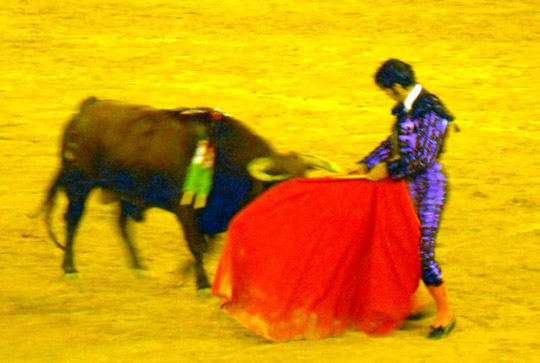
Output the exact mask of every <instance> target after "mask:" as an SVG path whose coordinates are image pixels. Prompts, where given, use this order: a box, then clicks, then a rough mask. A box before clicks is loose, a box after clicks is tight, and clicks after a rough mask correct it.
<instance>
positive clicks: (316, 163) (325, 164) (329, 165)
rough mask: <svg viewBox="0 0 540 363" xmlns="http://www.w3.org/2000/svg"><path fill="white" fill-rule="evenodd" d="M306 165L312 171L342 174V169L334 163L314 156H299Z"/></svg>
mask: <svg viewBox="0 0 540 363" xmlns="http://www.w3.org/2000/svg"><path fill="white" fill-rule="evenodd" d="M299 155H300V157H301V158H302V160H304V163H306V165H307V166H308V167H309V168H311V169H323V170H326V171H330V172H332V173H339V172H341V168H340V167H339V166H338V165H337V164H336V163H334V162H332V161H330V160H326V159H323V158H321V157H320V156H316V155H312V154H299Z"/></svg>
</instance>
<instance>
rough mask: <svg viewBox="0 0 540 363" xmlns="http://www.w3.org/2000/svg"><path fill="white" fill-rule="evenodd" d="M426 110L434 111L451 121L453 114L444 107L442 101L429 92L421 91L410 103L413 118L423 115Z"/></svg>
mask: <svg viewBox="0 0 540 363" xmlns="http://www.w3.org/2000/svg"><path fill="white" fill-rule="evenodd" d="M428 112H434V113H435V114H436V115H437V116H439V117H441V118H443V119H445V120H447V121H453V120H454V119H455V117H454V115H452V113H451V112H450V111H449V110H448V109H447V108H446V106H445V105H444V104H443V103H442V101H441V100H440V99H439V98H438V97H437V96H435V95H434V94H431V93H427V92H426V93H422V94H420V96H418V98H417V99H416V101H414V103H413V105H412V110H411V113H412V116H413V118H419V117H423V116H424V115H425V114H427V113H428Z"/></svg>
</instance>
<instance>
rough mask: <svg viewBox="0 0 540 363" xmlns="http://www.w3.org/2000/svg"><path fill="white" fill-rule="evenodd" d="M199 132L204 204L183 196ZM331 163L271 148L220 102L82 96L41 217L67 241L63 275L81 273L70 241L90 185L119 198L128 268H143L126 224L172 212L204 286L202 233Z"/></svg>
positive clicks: (214, 229) (220, 228)
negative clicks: (276, 187)
mask: <svg viewBox="0 0 540 363" xmlns="http://www.w3.org/2000/svg"><path fill="white" fill-rule="evenodd" d="M200 140H205V141H207V142H208V144H209V145H213V146H214V148H213V150H214V158H213V169H212V170H213V172H212V177H211V180H212V184H211V188H210V191H209V194H208V195H207V197H206V200H205V201H204V203H203V206H202V207H201V206H199V207H196V206H194V205H193V204H192V203H190V202H189V198H188V202H187V203H186V202H185V201H184V199H185V197H186V193H187V192H186V191H185V188H184V187H185V185H186V181H187V179H188V177H189V175H188V174H189V168H190V165H192V163H193V160H194V155H195V154H196V152H197V150H198V145H199V142H200ZM312 168H322V169H326V170H331V171H336V167H335V166H334V164H332V163H330V162H328V161H326V160H323V159H320V158H317V157H314V156H310V155H302V154H298V153H280V152H277V151H276V150H275V149H274V148H273V147H272V146H270V144H269V143H268V142H267V141H265V140H264V139H263V138H262V137H260V136H259V135H257V134H255V133H254V132H252V131H251V130H250V129H249V128H248V127H247V126H245V125H244V124H243V123H242V122H240V121H238V120H237V119H235V118H233V117H231V116H230V115H228V114H226V113H223V112H221V111H220V110H217V109H213V108H207V107H201V108H178V109H156V108H153V107H150V106H145V105H130V104H125V103H122V102H118V101H112V100H101V99H97V98H95V97H91V98H88V99H86V100H85V101H84V102H82V104H81V105H80V107H79V109H78V112H76V114H75V115H74V116H73V117H72V118H71V119H70V120H69V122H68V124H67V126H66V127H65V130H64V133H63V138H62V150H61V167H60V168H59V170H58V172H57V174H56V177H55V178H54V180H53V182H52V184H51V186H50V188H49V189H48V192H47V196H46V199H45V202H44V204H43V207H44V210H45V221H46V226H47V231H48V233H49V236H50V237H51V239H52V240H53V241H54V243H55V244H56V245H57V246H58V247H60V248H61V249H63V250H64V258H63V263H62V268H63V270H64V273H65V274H73V273H76V272H77V269H76V268H75V262H74V254H73V247H74V240H75V235H76V232H77V227H78V225H79V222H80V220H81V217H82V216H83V213H84V209H85V202H86V200H87V197H88V195H89V193H90V191H91V190H93V189H95V188H101V189H102V190H103V191H105V192H107V193H108V194H109V195H113V196H114V197H115V199H116V200H117V201H118V202H119V209H120V211H119V216H118V224H119V227H120V232H121V235H122V238H123V240H124V242H125V244H126V246H127V249H128V252H129V255H130V257H131V262H132V265H133V268H135V269H144V266H143V264H142V263H141V260H140V258H139V256H138V253H137V249H136V247H135V245H134V243H133V241H132V238H131V236H130V233H129V229H128V223H130V221H138V222H140V221H143V220H144V212H145V211H146V210H147V209H149V208H152V207H158V208H161V209H164V210H167V211H170V212H172V213H174V214H175V215H176V217H177V219H178V221H179V223H180V225H181V227H182V229H183V232H184V237H185V239H186V241H187V244H188V247H189V250H190V251H191V254H192V255H193V258H194V263H193V265H194V270H195V275H196V286H197V289H204V288H208V287H209V286H210V284H209V281H208V277H207V274H206V271H205V268H204V265H203V254H204V253H205V252H206V251H207V249H208V237H211V236H213V235H215V234H217V233H220V232H224V231H225V230H226V227H227V223H228V222H229V220H230V219H231V218H232V217H233V216H234V215H235V214H236V213H237V212H238V211H239V210H240V209H241V208H242V207H244V206H245V205H246V204H248V203H249V202H250V201H251V200H252V199H254V198H255V197H256V196H257V195H259V194H260V193H262V192H263V191H264V190H266V189H267V188H268V187H270V186H271V185H273V184H275V183H276V182H279V181H282V180H287V179H290V178H294V177H302V176H305V173H306V171H307V170H308V169H312ZM59 190H63V192H64V193H65V194H66V196H67V199H68V205H67V209H66V211H65V215H64V218H65V222H66V238H65V245H62V244H60V243H59V242H58V240H57V238H56V236H55V234H54V232H53V229H52V226H51V219H52V217H51V216H52V210H53V208H54V205H55V199H56V198H55V197H56V194H57V192H58V191H59Z"/></svg>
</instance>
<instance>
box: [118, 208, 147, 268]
mask: <svg viewBox="0 0 540 363" xmlns="http://www.w3.org/2000/svg"><path fill="white" fill-rule="evenodd" d="M130 218H133V219H135V220H141V219H142V211H141V209H140V208H138V207H137V206H136V205H134V204H132V203H129V202H125V201H122V202H120V217H119V219H118V222H119V225H120V232H121V233H122V238H123V239H124V242H125V244H126V246H127V248H128V251H129V254H130V256H131V262H132V264H133V268H134V269H136V270H145V268H144V266H143V265H142V264H141V261H140V258H139V255H138V252H137V248H136V247H135V245H134V244H133V239H132V238H131V233H130V230H129V225H128V223H129V220H130Z"/></svg>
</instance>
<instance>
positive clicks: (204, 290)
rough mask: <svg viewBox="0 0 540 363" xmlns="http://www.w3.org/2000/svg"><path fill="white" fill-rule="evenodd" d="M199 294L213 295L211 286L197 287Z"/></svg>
mask: <svg viewBox="0 0 540 363" xmlns="http://www.w3.org/2000/svg"><path fill="white" fill-rule="evenodd" d="M197 295H200V296H210V295H211V293H210V287H204V288H200V289H197Z"/></svg>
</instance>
